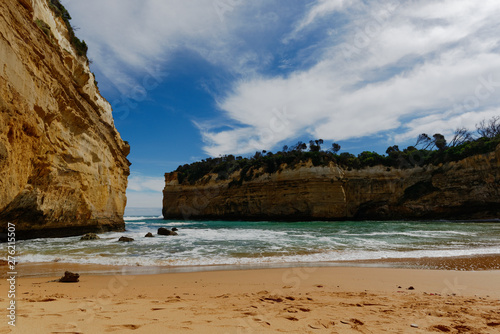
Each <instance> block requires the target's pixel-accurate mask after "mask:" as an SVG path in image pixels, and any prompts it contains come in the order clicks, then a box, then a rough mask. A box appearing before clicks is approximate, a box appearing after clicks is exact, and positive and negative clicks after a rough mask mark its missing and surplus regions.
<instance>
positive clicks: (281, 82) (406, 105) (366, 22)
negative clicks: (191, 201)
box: [61, 0, 500, 213]
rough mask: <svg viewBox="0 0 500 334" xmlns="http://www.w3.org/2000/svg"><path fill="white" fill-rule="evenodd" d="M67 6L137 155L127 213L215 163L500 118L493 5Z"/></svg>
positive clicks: (129, 0) (349, 0)
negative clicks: (179, 174) (191, 170)
mask: <svg viewBox="0 0 500 334" xmlns="http://www.w3.org/2000/svg"><path fill="white" fill-rule="evenodd" d="M61 2H62V3H63V4H64V5H65V6H66V8H67V9H68V10H69V12H70V14H71V16H72V18H73V19H72V21H71V22H72V25H73V26H74V27H76V28H77V29H76V33H77V36H79V37H80V38H81V39H84V40H85V41H86V43H87V44H88V46H89V52H88V57H89V59H90V60H91V61H92V64H91V70H92V71H94V72H95V74H96V78H97V81H98V82H99V88H100V91H101V94H102V95H103V96H104V97H105V98H106V99H107V100H108V101H109V102H110V103H111V105H112V107H113V115H114V120H115V126H116V128H117V129H118V131H119V132H120V134H121V136H122V138H123V139H124V140H127V141H128V142H129V143H130V145H131V148H132V150H131V153H130V155H129V160H130V161H131V162H132V166H131V176H130V177H129V188H128V190H127V197H128V205H127V209H128V210H129V212H132V211H130V208H133V207H134V208H135V207H144V208H154V210H153V211H154V212H158V213H159V212H160V210H161V200H162V193H161V191H162V189H163V187H164V176H163V175H164V173H166V172H170V171H173V170H175V169H176V168H177V167H178V166H179V165H183V164H186V163H191V162H194V161H198V160H201V159H204V158H206V157H209V156H211V157H216V156H219V155H224V154H234V155H242V156H249V155H252V153H255V152H256V151H261V150H268V151H269V150H270V151H278V150H280V149H281V148H282V147H283V146H284V145H288V146H292V145H293V144H295V143H297V142H298V141H299V140H300V141H304V142H308V141H309V140H310V139H320V138H321V139H323V140H324V141H325V144H324V146H323V147H324V148H328V147H329V146H331V144H332V143H333V142H336V143H339V144H340V145H341V146H342V150H341V152H346V151H347V152H350V153H354V154H357V153H360V152H362V151H377V152H379V153H385V150H386V148H387V147H389V146H392V145H399V146H400V147H406V146H409V145H412V144H415V141H416V138H417V136H418V135H419V134H421V133H428V134H430V135H432V134H434V133H441V134H443V135H445V136H446V137H447V138H449V139H451V137H452V135H453V132H454V130H455V129H457V128H459V127H466V128H468V129H471V130H474V129H475V125H476V124H477V123H479V122H480V121H482V120H483V119H488V118H491V117H493V116H495V115H500V94H499V90H500V34H499V33H498V32H499V31H500V21H499V20H498V17H500V2H499V1H497V0H483V1H475V0H408V1H368V0H365V1H362V0H302V1H299V0H189V1H186V0H141V1H136V0H86V1H80V0H61ZM126 213H127V212H126Z"/></svg>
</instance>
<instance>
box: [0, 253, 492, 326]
mask: <svg viewBox="0 0 500 334" xmlns="http://www.w3.org/2000/svg"><path fill="white" fill-rule="evenodd" d="M460 261H461V260H460ZM490 262H491V261H490ZM56 265H57V266H61V267H60V268H61V269H62V267H64V264H60V263H58V264H56ZM41 266H43V265H41ZM39 269H40V268H39ZM52 269H54V267H52ZM52 269H51V270H52ZM76 269H77V268H76ZM115 269H116V268H115ZM125 272H126V271H125ZM60 276H62V273H61V275H59V276H54V277H24V278H23V277H20V278H18V280H17V291H16V293H17V310H16V316H17V323H16V325H17V326H16V328H15V330H13V329H12V328H10V327H9V326H7V320H5V319H6V318H4V320H3V321H4V323H3V324H1V325H0V333H11V332H12V333H108V332H110V333H111V332H112V333H130V332H131V331H133V333H167V332H168V333H429V332H437V333H439V332H442V333H500V271H498V270H481V271H456V270H423V269H418V270H417V269H395V268H362V267H326V268H325V267H323V268H314V267H306V268H281V269H262V270H235V271H204V272H189V273H169V274H157V275H122V274H119V273H118V274H110V275H92V274H82V275H81V278H80V282H78V283H59V282H51V281H52V280H54V279H57V278H58V277H60ZM7 290H8V286H7V282H6V280H2V281H1V282H0V291H2V293H1V295H0V303H1V304H2V305H7V303H8V302H9V300H8V298H7V293H6V291H7ZM4 309H5V308H4ZM412 325H413V327H412Z"/></svg>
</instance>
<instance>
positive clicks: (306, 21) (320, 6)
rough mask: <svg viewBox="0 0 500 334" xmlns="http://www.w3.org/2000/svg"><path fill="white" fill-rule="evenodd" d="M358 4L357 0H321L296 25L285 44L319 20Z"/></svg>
mask: <svg viewBox="0 0 500 334" xmlns="http://www.w3.org/2000/svg"><path fill="white" fill-rule="evenodd" d="M357 2H358V1H357V0H319V1H318V2H317V3H316V4H315V5H314V6H312V7H311V9H310V10H309V12H308V13H307V15H306V16H305V17H304V18H303V19H302V20H301V21H300V22H299V23H298V24H297V25H296V27H295V29H294V30H293V31H292V33H291V34H290V36H288V37H287V38H286V39H285V42H288V41H289V40H290V39H294V38H296V35H297V34H298V33H299V32H300V31H302V30H304V29H305V28H306V27H308V26H309V25H311V24H312V23H313V22H315V21H317V20H318V19H319V18H322V17H324V16H327V15H329V14H331V13H333V12H336V11H341V10H343V9H345V8H346V7H349V6H352V5H353V4H355V3H357Z"/></svg>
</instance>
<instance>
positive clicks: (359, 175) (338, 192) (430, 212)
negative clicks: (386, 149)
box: [163, 146, 500, 221]
mask: <svg viewBox="0 0 500 334" xmlns="http://www.w3.org/2000/svg"><path fill="white" fill-rule="evenodd" d="M233 176H234V175H233ZM216 179H217V175H213V177H212V178H211V179H210V180H209V181H207V180H208V177H205V178H204V180H203V181H200V182H198V183H196V184H194V185H179V183H178V181H177V174H176V173H169V174H166V175H165V181H166V185H165V189H164V191H163V216H164V218H165V219H228V220H235V219H245V220H246V219H248V220H261V219H264V220H292V221H297V220H349V219H366V220H378V219H380V220H389V219H490V218H498V217H500V146H498V147H497V148H496V151H495V152H492V153H489V154H481V155H476V156H473V157H469V158H466V159H464V160H461V161H458V162H451V163H446V164H444V165H439V166H425V167H417V168H411V169H394V168H392V169H387V168H386V167H382V166H377V167H371V168H365V169H361V170H350V171H348V170H343V169H341V168H339V167H338V166H335V165H333V164H331V165H330V166H329V167H313V166H311V165H310V164H308V165H302V166H300V167H298V168H296V169H293V170H291V169H285V170H284V171H282V172H279V173H273V174H264V175H261V176H260V177H258V178H256V179H253V180H251V181H248V182H244V183H243V184H242V185H240V186H238V185H232V186H230V185H229V183H230V180H231V178H230V179H229V180H227V181H215V180H216Z"/></svg>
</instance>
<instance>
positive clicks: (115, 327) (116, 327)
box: [106, 324, 141, 332]
mask: <svg viewBox="0 0 500 334" xmlns="http://www.w3.org/2000/svg"><path fill="white" fill-rule="evenodd" d="M139 327H141V326H139V325H132V324H126V325H112V326H108V329H107V330H106V332H114V331H119V330H121V329H130V330H136V329H138V328H139Z"/></svg>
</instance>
